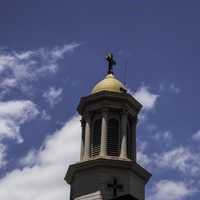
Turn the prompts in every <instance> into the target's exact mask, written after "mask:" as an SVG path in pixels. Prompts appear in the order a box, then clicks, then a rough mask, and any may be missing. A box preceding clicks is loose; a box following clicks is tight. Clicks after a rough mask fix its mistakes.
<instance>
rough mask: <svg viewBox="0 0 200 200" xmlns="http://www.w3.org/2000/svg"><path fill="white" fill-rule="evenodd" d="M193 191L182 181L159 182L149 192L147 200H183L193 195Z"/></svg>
mask: <svg viewBox="0 0 200 200" xmlns="http://www.w3.org/2000/svg"><path fill="white" fill-rule="evenodd" d="M194 192H195V189H194V188H193V187H191V186H189V185H188V184H187V183H184V182H182V181H174V180H161V181H159V182H157V183H156V184H155V185H154V186H153V187H152V190H151V194H150V196H149V197H148V198H147V199H148V200H168V199H169V198H170V200H183V199H185V198H188V197H189V196H191V195H193V194H194Z"/></svg>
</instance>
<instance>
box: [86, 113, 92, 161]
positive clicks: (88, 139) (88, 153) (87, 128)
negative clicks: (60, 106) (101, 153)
mask: <svg viewBox="0 0 200 200" xmlns="http://www.w3.org/2000/svg"><path fill="white" fill-rule="evenodd" d="M84 118H85V145H84V160H87V159H88V158H89V156H90V134H91V133H90V132H91V130H90V125H91V124H90V121H91V120H90V116H89V115H86V116H85V117H84Z"/></svg>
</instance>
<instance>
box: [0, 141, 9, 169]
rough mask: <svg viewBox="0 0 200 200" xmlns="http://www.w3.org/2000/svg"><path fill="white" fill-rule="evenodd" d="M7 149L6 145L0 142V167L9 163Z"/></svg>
mask: <svg viewBox="0 0 200 200" xmlns="http://www.w3.org/2000/svg"><path fill="white" fill-rule="evenodd" d="M6 150H7V148H6V146H5V145H3V144H1V143H0V168H2V167H4V166H5V165H6V164H7V161H6V159H5V157H6Z"/></svg>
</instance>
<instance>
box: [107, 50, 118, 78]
mask: <svg viewBox="0 0 200 200" xmlns="http://www.w3.org/2000/svg"><path fill="white" fill-rule="evenodd" d="M106 60H107V61H108V74H113V65H116V62H115V60H114V59H113V54H112V53H109V54H108V55H107V56H106Z"/></svg>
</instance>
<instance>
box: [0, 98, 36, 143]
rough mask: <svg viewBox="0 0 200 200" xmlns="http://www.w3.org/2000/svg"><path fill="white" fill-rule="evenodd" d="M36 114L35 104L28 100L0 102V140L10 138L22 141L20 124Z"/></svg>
mask: <svg viewBox="0 0 200 200" xmlns="http://www.w3.org/2000/svg"><path fill="white" fill-rule="evenodd" d="M38 114H39V111H38V109H37V107H36V105H35V104H34V103H33V102H31V101H28V100H26V101H6V102H0V140H1V139H3V138H12V139H16V140H17V142H18V143H20V142H22V141H23V138H22V137H21V135H20V125H21V124H23V123H25V122H26V121H29V120H31V119H33V118H35V117H36V116H37V115H38Z"/></svg>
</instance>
